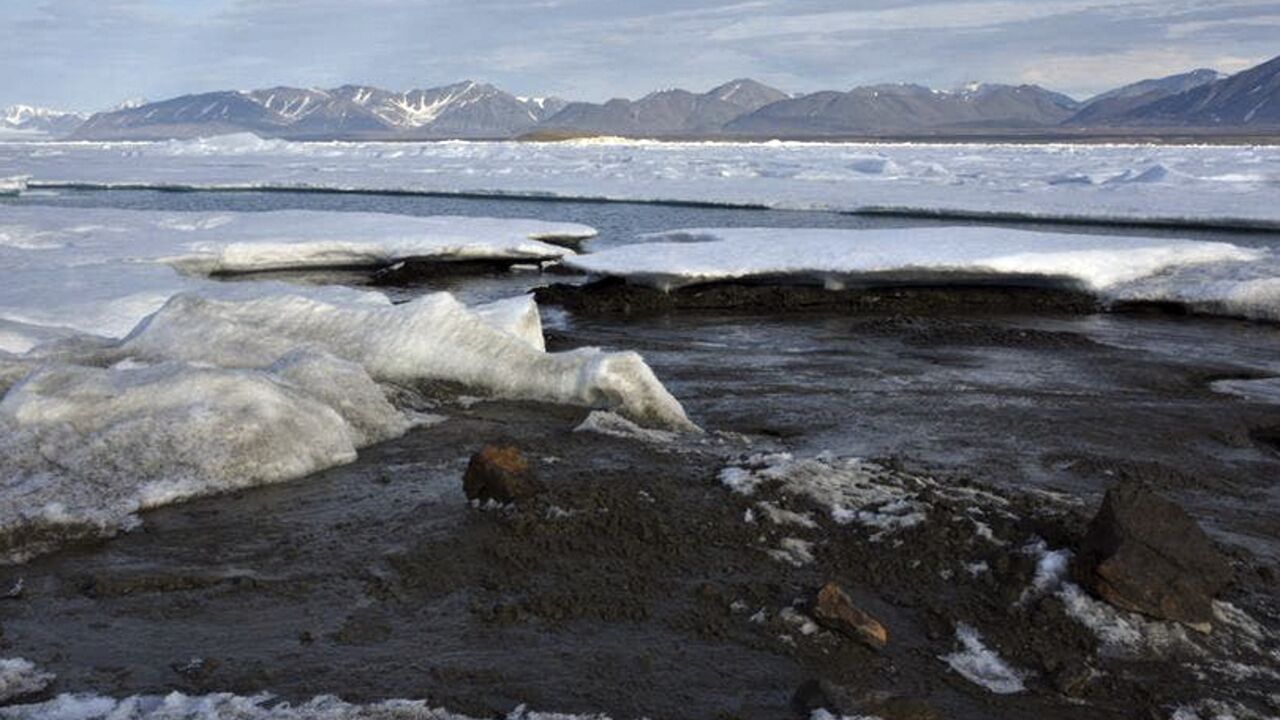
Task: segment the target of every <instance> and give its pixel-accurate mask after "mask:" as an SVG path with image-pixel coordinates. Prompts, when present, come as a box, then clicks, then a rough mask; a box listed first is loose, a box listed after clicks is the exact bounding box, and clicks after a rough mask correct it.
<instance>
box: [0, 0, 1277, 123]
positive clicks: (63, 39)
mask: <svg viewBox="0 0 1280 720" xmlns="http://www.w3.org/2000/svg"><path fill="white" fill-rule="evenodd" d="M0 38H3V41H2V42H0V106H3V105H7V104H11V103H26V104H35V105H41V106H46V107H55V108H61V109H74V110H83V111H94V110H101V109H105V108H109V107H112V106H114V105H116V104H118V103H120V102H121V101H124V100H128V99H134V98H147V99H151V100H160V99H164V98H168V97H173V96H176V95H181V94H185V93H192V92H204V91H209V90H222V89H252V88H259V87H269V86H272V85H294V86H302V87H333V86H337V85H342V84H346V83H359V84H369V85H377V86H380V87H385V88H388V89H397V90H407V89H410V88H415V87H433V86H438V85H444V84H448V83H451V82H455V81H459V80H464V79H471V80H477V81H484V82H491V83H493V84H495V85H497V86H499V87H502V88H503V89H506V90H509V91H511V92H514V93H516V94H518V95H524V96H548V95H556V96H560V97H565V98H568V99H573V100H593V101H602V100H606V99H609V98H611V97H638V96H640V95H643V94H645V93H647V92H649V91H652V90H656V89H663V88H670V87H684V88H687V89H690V90H696V91H701V90H706V89H709V88H711V87H713V86H715V85H717V84H719V83H721V82H724V81H727V80H729V79H732V78H737V77H752V78H755V79H757V80H760V81H762V82H766V83H769V84H771V85H774V86H776V87H778V88H780V89H782V90H785V91H787V92H812V91H815V90H822V89H837V90H847V89H849V88H852V87H854V86H857V85H862V84H868V83H879V82H913V83H919V84H923V85H929V86H932V87H936V88H943V89H945V88H952V87H956V86H959V85H961V84H963V83H965V82H969V81H973V80H981V81H986V82H1005V83H1036V84H1040V85H1043V86H1045V87H1048V88H1050V89H1053V90H1058V91H1061V92H1065V93H1067V94H1069V95H1073V96H1075V97H1077V98H1081V99H1083V98H1085V97H1088V96H1090V95H1093V94H1095V93H1098V92H1101V91H1104V90H1108V89H1111V88H1113V87H1116V86H1119V85H1122V84H1125V83H1128V82H1132V81H1136V80H1140V79H1144V78H1148V77H1159V76H1162V75H1169V74H1173V73H1176V72H1182V71H1185V70H1190V69H1193V68H1198V67H1212V68H1215V69H1218V70H1222V71H1224V72H1234V71H1238V70H1241V69H1244V68H1246V67H1248V66H1251V65H1254V64H1257V63H1258V62H1261V61H1263V60H1266V59H1268V58H1270V57H1273V56H1275V55H1277V54H1280V41H1278V40H1277V38H1280V0H1109V1H1107V2H1102V1H1100V0H711V1H707V2H682V1H680V0H527V1H523V2H521V1H518V0H0Z"/></svg>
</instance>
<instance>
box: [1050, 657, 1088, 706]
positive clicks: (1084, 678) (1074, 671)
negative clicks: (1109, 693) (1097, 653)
mask: <svg viewBox="0 0 1280 720" xmlns="http://www.w3.org/2000/svg"><path fill="white" fill-rule="evenodd" d="M1094 675H1096V673H1095V672H1094V669H1093V668H1091V667H1089V665H1088V663H1084V662H1080V661H1072V662H1068V663H1067V664H1066V666H1065V667H1063V668H1061V669H1060V670H1058V671H1057V672H1055V673H1054V674H1053V686H1054V687H1055V688H1056V689H1057V690H1058V692H1060V693H1062V694H1063V695H1066V696H1067V697H1072V698H1078V697H1080V696H1081V695H1083V694H1084V692H1085V690H1087V689H1088V687H1089V683H1090V682H1091V681H1092V680H1093V678H1094Z"/></svg>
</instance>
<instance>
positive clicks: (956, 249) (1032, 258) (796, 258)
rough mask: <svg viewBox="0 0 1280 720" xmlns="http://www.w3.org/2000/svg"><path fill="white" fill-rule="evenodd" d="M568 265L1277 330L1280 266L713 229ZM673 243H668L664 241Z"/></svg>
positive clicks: (1039, 237)
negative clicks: (1117, 304) (1246, 321)
mask: <svg viewBox="0 0 1280 720" xmlns="http://www.w3.org/2000/svg"><path fill="white" fill-rule="evenodd" d="M656 239H657V240H658V241H659V242H653V243H645V244H642V245H630V246H622V247H617V248H611V249H608V250H604V251H602V252H599V253H593V254H591V255H583V256H577V257H571V258H567V259H566V260H565V262H566V264H568V265H570V266H572V267H575V268H578V269H580V270H583V271H586V272H589V273H593V274H597V275H606V276H615V277H623V278H626V279H627V280H628V281H629V282H634V283H639V284H645V285H651V286H654V287H657V288H661V289H664V290H665V289H671V288H676V287H681V286H685V285H694V284H698V283H706V282H715V281H725V280H752V279H770V280H781V281H790V282H800V283H818V284H825V285H826V286H828V287H833V288H839V287H844V286H846V285H852V284H859V283H876V282H888V283H895V282H930V283H947V282H974V281H981V282H997V283H999V282H1004V283H1024V284H1025V283H1027V282H1040V283H1044V284H1057V285H1062V284H1066V285H1068V286H1071V287H1077V288H1081V289H1086V290H1090V291H1092V292H1094V293H1096V294H1098V295H1099V296H1100V297H1101V298H1102V299H1104V300H1118V299H1124V300H1149V301H1170V302H1180V303H1186V304H1188V305H1192V306H1194V307H1196V308H1197V309H1200V310H1202V311H1206V312H1220V313H1224V314H1232V315H1243V316H1247V317H1257V318H1267V319H1280V258H1277V257H1276V255H1275V254H1274V253H1273V252H1272V251H1270V250H1266V249H1259V248H1245V247H1239V246H1236V245H1232V244H1229V243H1222V242H1203V241H1193V240H1176V239H1163V238H1142V237H1117V236H1110V235H1107V236H1103V235H1073V234H1065V233H1042V232H1028V231H1022V230H1010V229H1004V228H988V227H938V228H910V229H891V230H828V229H776V228H714V229H698V230H682V231H676V232H671V233H664V234H661V235H658V236H656ZM663 240H667V242H662V241H663Z"/></svg>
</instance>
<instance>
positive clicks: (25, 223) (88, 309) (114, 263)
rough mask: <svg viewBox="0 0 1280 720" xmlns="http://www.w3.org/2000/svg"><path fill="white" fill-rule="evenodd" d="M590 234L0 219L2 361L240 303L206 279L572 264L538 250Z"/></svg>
mask: <svg viewBox="0 0 1280 720" xmlns="http://www.w3.org/2000/svg"><path fill="white" fill-rule="evenodd" d="M594 234H595V231H594V230H593V229H592V228H589V227H586V226H583V225H577V224H572V223H549V222H544V221H540V220H519V219H510V220H508V219H492V218H464V217H424V218H418V217H406V216H400V215H384V214H377V213H332V212H313V211H279V212H263V213H176V212H149V211H137V210H111V209H78V208H54V207H21V206H20V207H9V208H5V209H4V211H3V213H0V350H7V351H9V352H23V351H26V350H27V349H29V348H30V347H32V346H33V345H35V344H37V343H39V342H41V341H43V340H46V339H48V337H49V336H50V335H54V336H56V335H58V334H59V333H58V331H59V330H63V331H65V330H73V331H78V332H84V333H91V334H95V335H101V336H106V337H119V336H121V335H123V334H125V333H127V332H129V330H131V329H132V328H133V327H134V325H136V324H137V323H138V321H139V320H141V319H142V318H143V317H145V316H146V315H148V314H150V313H152V312H155V311H156V310H157V309H159V307H160V306H161V305H162V304H163V303H164V302H165V301H166V300H168V299H169V298H170V297H171V296H173V295H174V294H175V293H178V292H181V291H184V290H202V291H206V292H216V293H219V294H221V295H224V296H226V295H234V294H241V295H243V294H244V293H245V292H246V291H245V290H244V289H243V288H241V289H236V288H232V287H228V286H227V285H225V284H222V283H215V282H211V281H208V280H206V279H205V278H206V277H207V276H208V275H210V274H213V273H228V272H251V271H260V270H281V269H299V268H315V267H357V266H364V267H377V266H384V265H390V264H392V263H394V262H397V261H399V260H405V259H410V258H418V259H430V260H437V261H441V262H448V261H455V260H476V259H485V260H494V259H501V260H513V261H521V262H536V261H539V260H546V259H553V258H560V257H564V256H566V255H571V254H572V251H571V250H566V249H564V248H562V247H557V246H554V245H550V244H548V243H546V242H542V241H541V240H539V239H538V238H587V237H591V236H592V235H594ZM247 292H248V293H249V294H250V295H254V294H257V293H258V292H260V291H259V290H256V289H255V290H250V291H247ZM42 328H43V329H42Z"/></svg>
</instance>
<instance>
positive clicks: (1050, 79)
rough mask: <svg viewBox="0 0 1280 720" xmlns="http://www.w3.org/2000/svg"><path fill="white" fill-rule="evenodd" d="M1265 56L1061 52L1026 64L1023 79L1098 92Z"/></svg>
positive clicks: (1244, 64)
mask: <svg viewBox="0 0 1280 720" xmlns="http://www.w3.org/2000/svg"><path fill="white" fill-rule="evenodd" d="M1265 59H1266V58H1265V57H1240V56H1237V55H1230V54H1221V55H1219V54H1208V55H1200V54H1196V53H1194V52H1182V51H1177V50H1130V51H1126V52H1120V53H1110V54H1098V55H1058V56H1054V57H1047V58H1039V59H1036V60H1035V61H1032V62H1033V64H1030V65H1028V66H1027V67H1025V68H1024V69H1023V71H1022V73H1021V75H1020V79H1021V80H1022V81H1023V82H1026V83H1033V84H1036V85H1044V86H1046V87H1071V88H1087V89H1088V90H1089V92H1087V93H1085V94H1088V95H1092V94H1097V93H1101V92H1105V91H1106V90H1110V89H1112V88H1115V87H1118V86H1120V85H1125V84H1128V83H1130V82H1133V81H1134V80H1136V79H1141V78H1152V77H1163V76H1165V75H1173V74H1176V73H1180V72H1186V71H1189V70H1195V69H1198V68H1212V69H1215V70H1220V71H1222V72H1226V73H1232V72H1238V71H1240V70H1244V69H1245V68H1248V67H1252V66H1253V65H1257V64H1258V63H1259V62H1262V61H1263V60H1265Z"/></svg>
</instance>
